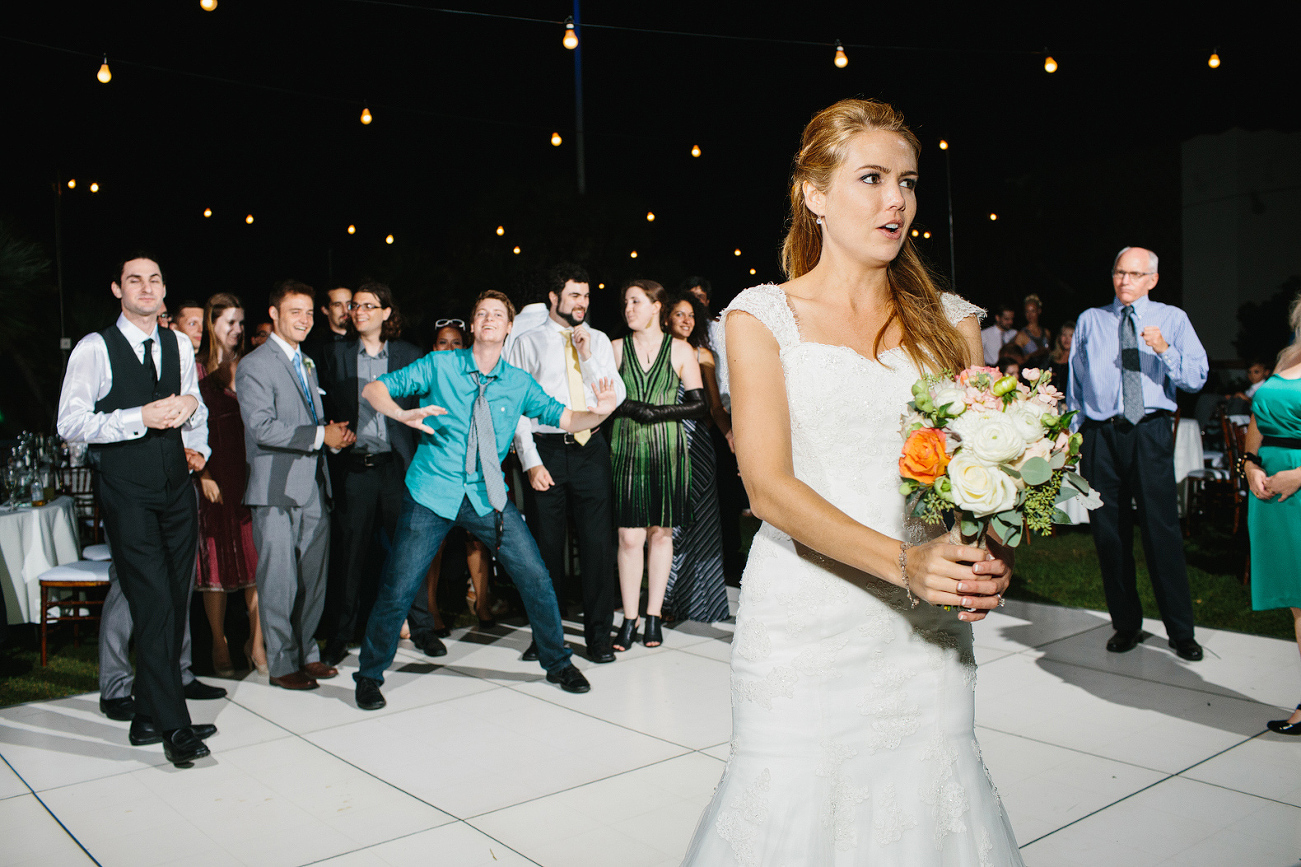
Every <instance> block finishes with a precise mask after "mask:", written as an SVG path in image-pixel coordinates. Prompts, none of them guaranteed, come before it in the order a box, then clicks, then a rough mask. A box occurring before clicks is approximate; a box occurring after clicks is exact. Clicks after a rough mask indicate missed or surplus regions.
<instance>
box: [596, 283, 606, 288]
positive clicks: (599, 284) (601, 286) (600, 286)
mask: <svg viewBox="0 0 1301 867" xmlns="http://www.w3.org/2000/svg"><path fill="white" fill-rule="evenodd" d="M596 288H597V289H604V288H605V284H604V283H597V284H596Z"/></svg>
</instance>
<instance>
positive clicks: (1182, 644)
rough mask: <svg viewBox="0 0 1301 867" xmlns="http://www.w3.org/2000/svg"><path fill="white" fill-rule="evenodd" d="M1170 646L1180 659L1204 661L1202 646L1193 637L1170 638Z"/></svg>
mask: <svg viewBox="0 0 1301 867" xmlns="http://www.w3.org/2000/svg"><path fill="white" fill-rule="evenodd" d="M1170 646H1171V647H1172V648H1174V652H1175V654H1176V655H1178V657H1179V658H1180V659H1186V660H1188V661H1189V662H1201V661H1202V646H1201V645H1200V644H1198V643H1197V641H1196V640H1195V639H1192V638H1180V639H1178V640H1176V639H1174V638H1172V639H1170Z"/></svg>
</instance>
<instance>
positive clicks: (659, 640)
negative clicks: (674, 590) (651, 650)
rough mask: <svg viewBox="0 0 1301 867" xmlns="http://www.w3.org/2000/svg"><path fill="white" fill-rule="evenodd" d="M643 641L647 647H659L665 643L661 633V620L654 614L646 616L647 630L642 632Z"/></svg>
mask: <svg viewBox="0 0 1301 867" xmlns="http://www.w3.org/2000/svg"><path fill="white" fill-rule="evenodd" d="M641 640H642V643H643V644H645V645H646V646H647V647H659V646H660V645H661V644H663V643H664V635H663V634H662V633H661V632H660V618H658V617H656V616H655V615H654V614H647V615H646V628H645V629H644V630H642V634H641Z"/></svg>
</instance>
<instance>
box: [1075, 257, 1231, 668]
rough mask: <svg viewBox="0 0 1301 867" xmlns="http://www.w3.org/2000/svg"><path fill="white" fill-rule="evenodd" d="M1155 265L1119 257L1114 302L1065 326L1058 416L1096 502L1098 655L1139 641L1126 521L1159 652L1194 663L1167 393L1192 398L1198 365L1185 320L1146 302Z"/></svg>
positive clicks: (1202, 365)
mask: <svg viewBox="0 0 1301 867" xmlns="http://www.w3.org/2000/svg"><path fill="white" fill-rule="evenodd" d="M1158 279H1159V274H1158V273H1157V256H1156V254H1155V253H1153V252H1152V251H1151V250H1145V249H1143V248H1142V247H1126V248H1124V249H1123V250H1121V251H1120V253H1119V254H1118V255H1117V256H1116V261H1115V263H1114V264H1113V265H1112V270H1111V284H1112V288H1113V289H1114V290H1115V293H1116V297H1115V299H1114V300H1113V301H1112V302H1111V303H1110V304H1108V305H1107V306H1105V307H1094V308H1091V309H1089V310H1086V311H1084V313H1083V314H1082V315H1081V316H1080V318H1079V320H1078V321H1077V322H1076V324H1075V339H1074V340H1073V341H1072V343H1071V353H1070V368H1069V373H1068V374H1067V379H1068V382H1067V393H1066V406H1067V409H1070V410H1074V411H1076V412H1077V413H1078V414H1077V415H1076V416H1075V418H1074V419H1073V420H1072V426H1073V427H1075V428H1076V429H1078V430H1079V431H1081V432H1082V433H1083V434H1084V444H1083V449H1082V452H1081V467H1080V469H1081V472H1082V473H1083V475H1084V477H1085V478H1087V479H1088V480H1089V484H1091V485H1092V486H1093V489H1094V490H1096V491H1097V492H1098V494H1099V495H1100V496H1101V497H1102V506H1101V508H1098V509H1095V510H1094V511H1092V512H1091V513H1090V514H1089V524H1090V527H1091V528H1092V530H1093V544H1094V547H1095V548H1096V549H1097V552H1098V564H1099V566H1100V567H1101V570H1102V585H1103V589H1104V590H1105V592H1106V595H1107V609H1108V610H1109V611H1110V612H1111V623H1112V626H1113V627H1114V628H1115V634H1114V635H1112V637H1111V639H1110V640H1109V641H1108V642H1107V650H1109V651H1111V652H1112V653H1125V652H1126V651H1129V650H1133V649H1134V648H1135V647H1136V646H1138V644H1139V643H1140V642H1142V641H1143V639H1144V638H1145V637H1146V636H1145V634H1144V633H1143V609H1142V605H1141V604H1140V602H1139V597H1138V589H1137V579H1136V575H1135V571H1134V512H1133V511H1132V510H1131V508H1130V503H1131V502H1132V503H1135V504H1137V506H1138V513H1137V514H1138V522H1139V524H1140V528H1141V530H1142V539H1143V553H1144V555H1145V557H1146V560H1147V568H1148V573H1149V574H1150V575H1151V577H1152V590H1153V591H1154V593H1155V595H1156V601H1157V607H1158V608H1159V609H1160V611H1161V619H1162V620H1163V621H1164V622H1165V628H1166V636H1167V638H1168V640H1169V644H1170V647H1171V648H1172V649H1173V650H1174V651H1175V653H1176V654H1178V655H1179V657H1180V658H1181V659H1186V660H1190V661H1192V662H1196V661H1197V660H1200V659H1201V658H1202V648H1201V645H1199V644H1198V643H1197V640H1196V639H1195V638H1194V637H1193V602H1192V597H1191V594H1190V593H1189V590H1188V572H1187V568H1186V565H1185V562H1184V546H1183V534H1182V533H1181V532H1180V528H1179V508H1178V503H1177V500H1176V496H1175V478H1174V432H1173V425H1172V420H1171V417H1172V416H1173V414H1174V411H1175V409H1176V404H1175V389H1182V390H1183V391H1190V392H1194V391H1200V390H1201V388H1202V386H1203V385H1205V384H1206V374H1207V371H1208V369H1209V365H1208V363H1207V360H1206V350H1205V349H1203V348H1202V344H1201V341H1200V340H1198V339H1197V333H1196V332H1195V331H1194V330H1193V326H1192V323H1191V322H1189V321H1188V315H1187V314H1186V313H1184V311H1182V310H1180V309H1179V308H1178V307H1172V306H1170V305H1168V304H1161V303H1160V302H1157V301H1152V300H1151V299H1149V298H1148V293H1149V292H1151V291H1152V289H1153V288H1154V287H1155V286H1156V284H1157V280H1158Z"/></svg>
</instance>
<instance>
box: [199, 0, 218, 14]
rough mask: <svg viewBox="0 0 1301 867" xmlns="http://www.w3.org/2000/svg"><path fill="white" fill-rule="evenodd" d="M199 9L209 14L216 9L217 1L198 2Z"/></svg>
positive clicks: (204, 0) (205, 0) (203, 0)
mask: <svg viewBox="0 0 1301 867" xmlns="http://www.w3.org/2000/svg"><path fill="white" fill-rule="evenodd" d="M199 8H200V9H202V10H203V11H204V12H211V11H212V10H214V9H216V8H217V0H199Z"/></svg>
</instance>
